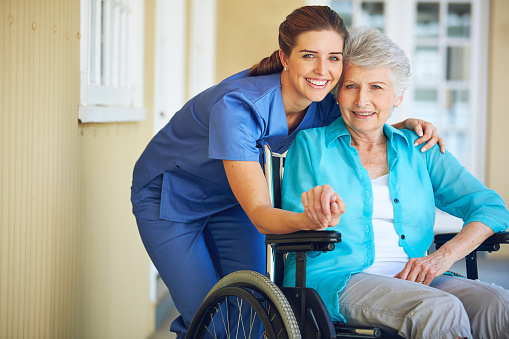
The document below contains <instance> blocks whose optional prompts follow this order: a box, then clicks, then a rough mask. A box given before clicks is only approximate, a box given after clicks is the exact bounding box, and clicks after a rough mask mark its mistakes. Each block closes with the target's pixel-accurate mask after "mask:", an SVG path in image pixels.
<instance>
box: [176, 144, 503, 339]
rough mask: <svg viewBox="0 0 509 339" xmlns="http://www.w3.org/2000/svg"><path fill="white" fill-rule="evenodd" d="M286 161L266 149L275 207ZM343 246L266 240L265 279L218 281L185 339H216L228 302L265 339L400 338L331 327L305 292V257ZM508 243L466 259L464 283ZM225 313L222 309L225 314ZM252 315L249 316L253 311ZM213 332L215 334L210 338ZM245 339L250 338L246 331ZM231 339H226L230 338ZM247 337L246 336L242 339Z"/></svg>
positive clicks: (302, 235) (318, 240) (494, 240)
mask: <svg viewBox="0 0 509 339" xmlns="http://www.w3.org/2000/svg"><path fill="white" fill-rule="evenodd" d="M284 157H285V155H284V154H283V155H280V154H276V153H272V152H271V150H270V148H269V147H268V145H266V147H265V168H264V170H265V176H266V178H267V182H268V185H269V190H270V196H271V200H272V202H273V205H274V207H276V208H281V182H282V177H283V171H284V167H283V163H284ZM455 235H456V233H446V234H439V235H436V236H435V246H436V248H437V249H438V248H440V247H441V246H442V245H443V244H444V243H445V242H447V241H448V240H450V239H451V238H452V237H454V236H455ZM340 242H341V234H340V233H339V232H336V231H320V232H316V231H301V232H296V233H292V234H283V235H267V236H266V238H265V244H266V246H267V270H266V276H263V275H262V274H259V273H256V272H252V271H239V272H234V273H232V274H229V275H228V276H226V277H224V278H223V279H221V280H220V281H219V282H218V283H217V284H216V285H215V286H214V287H213V288H212V290H211V291H210V292H209V294H208V295H207V297H206V298H205V300H204V302H203V304H202V305H201V307H200V309H199V310H198V312H197V313H196V315H195V317H194V318H193V321H192V322H191V325H190V326H189V330H188V333H187V335H186V339H198V338H204V337H205V336H206V334H207V333H209V334H210V335H211V336H212V337H215V336H214V334H215V328H213V329H212V327H210V328H209V326H210V323H212V324H213V326H214V320H212V319H213V317H214V316H215V315H216V314H220V319H221V320H222V321H223V324H224V319H225V317H226V319H227V318H228V315H227V314H226V316H225V315H224V313H223V310H224V309H225V306H224V305H225V304H228V303H230V302H231V301H230V300H229V299H228V298H229V297H234V298H241V299H242V301H245V302H246V303H247V304H249V305H250V307H251V310H255V311H254V313H256V314H257V315H258V318H259V319H260V322H261V323H262V325H263V328H264V332H263V334H262V336H263V337H264V338H271V339H272V338H274V339H276V338H289V339H299V338H305V339H308V338H315V339H320V338H331V339H333V338H400V337H399V336H398V335H397V334H395V333H388V332H386V331H383V330H382V329H380V328H376V327H375V328H359V327H355V326H347V325H345V324H343V323H333V322H332V320H331V318H330V315H329V313H328V311H327V309H326V307H325V304H324V303H323V301H322V299H321V297H320V296H319V295H318V293H317V292H316V291H315V290H314V289H312V288H308V287H306V261H307V252H309V251H321V252H328V251H332V250H334V248H335V246H336V244H338V243H340ZM503 243H506V244H507V243H509V232H504V233H497V234H494V235H492V236H491V237H489V238H488V239H486V240H485V241H484V242H483V244H481V245H480V246H479V247H478V248H477V249H476V250H474V251H473V252H471V253H470V254H469V255H467V257H466V258H465V259H466V266H467V278H468V279H477V276H478V273H477V252H478V251H488V252H492V251H498V250H499V249H500V244H503ZM289 252H295V260H296V271H297V272H296V277H295V287H281V286H282V283H283V275H284V269H283V265H284V255H285V254H286V253H289ZM227 309H228V307H226V310H227ZM251 312H252V311H251ZM241 318H242V317H241V316H239V322H238V324H237V325H236V330H237V334H238V333H239V328H240V327H242V329H243V330H244V334H245V328H246V327H247V326H245V325H244V323H243V322H242V319H241ZM212 332H214V333H212ZM248 332H249V337H251V333H252V332H253V330H252V328H251V329H249V331H248ZM231 334H232V333H228V335H227V337H228V338H230V337H231ZM245 337H247V336H245Z"/></svg>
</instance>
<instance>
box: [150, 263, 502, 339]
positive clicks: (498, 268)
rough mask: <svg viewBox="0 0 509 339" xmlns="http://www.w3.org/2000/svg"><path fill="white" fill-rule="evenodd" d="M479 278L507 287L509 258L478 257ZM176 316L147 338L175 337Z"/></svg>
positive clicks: (458, 268) (461, 269)
mask: <svg viewBox="0 0 509 339" xmlns="http://www.w3.org/2000/svg"><path fill="white" fill-rule="evenodd" d="M478 263H479V278H480V279H481V280H483V281H487V282H493V283H495V284H497V285H500V286H502V287H504V288H506V289H509V260H495V259H487V258H483V257H481V258H479V259H478ZM451 271H454V272H456V273H459V274H463V275H465V274H466V273H465V272H466V271H465V263H464V261H459V262H457V263H455V264H454V265H453V267H452V268H451ZM177 316H178V312H177V311H176V310H175V311H174V312H173V313H171V314H170V316H169V317H168V320H167V321H166V322H165V323H164V324H162V325H161V326H160V329H159V330H158V331H157V332H155V333H154V334H153V335H152V336H150V337H149V338H148V339H175V338H176V335H175V334H174V333H172V332H170V331H169V328H170V324H171V322H172V321H173V319H175V318H176V317H177Z"/></svg>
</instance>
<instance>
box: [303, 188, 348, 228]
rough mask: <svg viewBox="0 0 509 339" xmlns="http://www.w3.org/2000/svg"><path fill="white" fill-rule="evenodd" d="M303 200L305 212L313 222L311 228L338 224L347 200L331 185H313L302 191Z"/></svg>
mask: <svg viewBox="0 0 509 339" xmlns="http://www.w3.org/2000/svg"><path fill="white" fill-rule="evenodd" d="M301 200H302V205H303V206H304V212H303V214H305V215H306V216H307V217H308V218H309V219H310V220H311V221H312V222H313V226H312V228H310V229H326V228H327V227H334V226H336V225H337V224H338V223H339V219H340V217H341V215H342V214H343V213H345V209H346V205H345V202H344V201H343V199H341V198H340V196H339V195H338V194H337V193H336V192H334V190H333V189H332V187H331V186H330V185H321V186H315V187H313V188H312V189H310V190H309V191H307V192H304V193H302V196H301Z"/></svg>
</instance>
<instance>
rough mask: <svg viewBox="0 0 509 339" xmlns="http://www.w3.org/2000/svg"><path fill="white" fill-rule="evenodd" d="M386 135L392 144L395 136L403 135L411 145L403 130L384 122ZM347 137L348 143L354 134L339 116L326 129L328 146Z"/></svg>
mask: <svg viewBox="0 0 509 339" xmlns="http://www.w3.org/2000/svg"><path fill="white" fill-rule="evenodd" d="M383 129H384V133H385V136H386V137H387V139H388V140H389V142H390V143H391V144H392V143H393V140H394V136H397V137H401V138H402V139H403V140H405V142H406V143H407V146H409V145H410V143H411V142H410V140H408V136H407V135H406V134H405V133H404V132H403V131H401V130H399V129H397V128H394V127H392V126H391V125H388V124H384V126H383ZM340 137H345V138H347V141H348V145H350V144H351V142H352V136H351V135H350V132H348V129H347V128H346V124H345V120H344V119H343V117H339V118H337V119H336V120H335V121H334V122H332V123H331V124H330V125H329V126H327V128H326V131H325V142H326V146H327V148H329V147H330V145H331V143H332V142H333V141H334V140H336V139H338V138H340Z"/></svg>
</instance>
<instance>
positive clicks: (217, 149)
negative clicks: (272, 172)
mask: <svg viewBox="0 0 509 339" xmlns="http://www.w3.org/2000/svg"><path fill="white" fill-rule="evenodd" d="M265 125H266V121H265V119H263V118H262V117H261V116H260V114H259V113H258V112H257V110H256V107H255V105H253V104H252V103H251V102H250V101H249V100H248V99H247V98H245V96H243V95H242V94H241V93H238V92H232V93H228V94H226V95H225V96H223V97H222V98H221V99H220V100H219V101H218V102H216V103H215V104H214V105H213V106H212V107H211V111H210V121H209V157H210V158H213V159H221V160H241V161H258V160H259V154H260V151H259V149H258V148H257V141H258V140H259V139H260V137H261V135H262V133H263V130H264V127H265Z"/></svg>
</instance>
